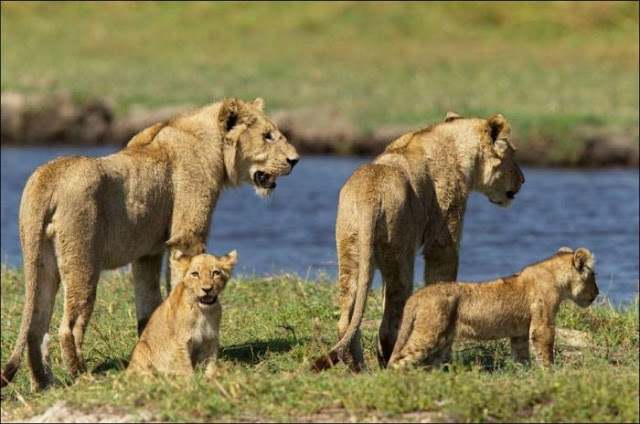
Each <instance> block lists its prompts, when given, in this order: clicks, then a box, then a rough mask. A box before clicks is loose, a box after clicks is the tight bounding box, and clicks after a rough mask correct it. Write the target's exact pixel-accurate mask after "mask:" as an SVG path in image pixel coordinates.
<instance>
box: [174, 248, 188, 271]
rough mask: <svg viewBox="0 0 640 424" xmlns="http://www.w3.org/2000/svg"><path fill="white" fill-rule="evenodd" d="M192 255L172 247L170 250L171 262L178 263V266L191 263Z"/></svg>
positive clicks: (186, 265)
mask: <svg viewBox="0 0 640 424" xmlns="http://www.w3.org/2000/svg"><path fill="white" fill-rule="evenodd" d="M192 258H193V256H191V255H187V254H186V253H184V252H183V251H182V250H178V249H174V250H172V251H171V262H172V263H174V264H178V265H179V266H180V268H186V267H188V266H189V264H190V263H191V259H192Z"/></svg>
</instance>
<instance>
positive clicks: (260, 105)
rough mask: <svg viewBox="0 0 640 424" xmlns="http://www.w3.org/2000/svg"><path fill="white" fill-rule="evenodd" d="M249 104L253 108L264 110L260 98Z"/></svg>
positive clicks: (262, 101)
mask: <svg viewBox="0 0 640 424" xmlns="http://www.w3.org/2000/svg"><path fill="white" fill-rule="evenodd" d="M251 104H252V105H253V107H256V108H258V109H260V110H263V109H264V100H263V99H262V97H256V99H255V100H254V101H252V102H251Z"/></svg>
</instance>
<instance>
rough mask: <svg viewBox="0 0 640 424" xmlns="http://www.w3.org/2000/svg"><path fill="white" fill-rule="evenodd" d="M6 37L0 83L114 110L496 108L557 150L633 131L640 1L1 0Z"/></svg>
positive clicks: (363, 123) (371, 120) (416, 122)
mask: <svg viewBox="0 0 640 424" xmlns="http://www.w3.org/2000/svg"><path fill="white" fill-rule="evenodd" d="M1 47H2V77H1V80H0V81H1V88H2V91H6V90H19V91H24V92H45V93H50V92H54V91H56V90H59V89H66V90H69V91H70V92H71V93H72V94H73V95H74V96H75V97H77V98H80V99H89V98H94V97H96V96H100V97H102V96H108V97H111V98H112V99H114V100H115V101H116V104H117V113H118V114H125V113H127V112H128V111H129V110H130V108H131V107H132V106H133V105H143V106H146V107H154V106H161V105H167V104H183V103H187V104H192V105H201V104H205V103H208V102H210V101H212V100H214V99H215V100H217V99H220V98H222V97H224V96H237V97H240V98H244V99H251V98H254V97H256V96H262V97H264V98H265V99H266V102H267V108H268V112H272V111H274V110H276V109H281V108H284V109H288V110H300V109H305V108H317V107H329V108H331V109H333V110H334V111H338V112H339V116H340V117H341V118H342V119H346V120H347V121H349V122H352V123H353V124H354V125H355V126H356V127H357V128H358V129H359V130H361V131H369V130H372V129H374V128H377V127H380V126H386V125H411V126H422V125H424V124H425V123H430V122H432V121H434V120H440V119H442V118H443V117H444V115H445V114H446V112H447V111H448V110H450V109H451V110H455V111H457V112H458V113H461V114H464V115H481V116H487V115H489V114H492V113H497V112H500V113H503V114H504V115H505V116H507V117H508V118H509V119H510V120H511V121H512V123H513V127H514V131H515V135H516V136H518V140H519V143H520V144H521V145H524V144H527V143H538V142H544V143H548V148H549V149H551V150H552V153H551V156H552V157H553V156H554V155H555V156H558V155H559V156H564V157H571V155H573V154H575V152H576V151H578V149H577V147H576V146H575V145H576V144H582V143H584V142H585V139H586V138H588V137H589V136H593V134H592V133H593V131H596V130H602V131H606V132H607V133H611V132H612V133H613V134H614V135H616V134H618V133H619V134H627V135H628V134H629V133H631V134H634V133H637V129H638V88H639V85H638V59H639V54H638V3H637V2H557V3H551V4H549V3H544V4H543V3H531V2H514V3H504V2H497V3H487V2H429V3H420V2H416V3H412V2H409V3H402V2H384V3H380V2H373V3H361V2H356V3H352V2H340V3H333V2H296V3H291V2H283V3H273V2H268V3H266V2H264V3H263V2H251V3H228V2H220V3H213V2H198V3H189V4H181V3H164V2H163V3H155V2H141V3H135V4H134V3H133V2H130V3H116V2H114V3H107V4H105V3H99V2H96V3H91V2H72V3H63V4H60V3H46V2H45V3H31V2H29V3H27V2H24V3H18V2H16V3H14V2H3V3H2V42H1ZM636 139H637V138H636Z"/></svg>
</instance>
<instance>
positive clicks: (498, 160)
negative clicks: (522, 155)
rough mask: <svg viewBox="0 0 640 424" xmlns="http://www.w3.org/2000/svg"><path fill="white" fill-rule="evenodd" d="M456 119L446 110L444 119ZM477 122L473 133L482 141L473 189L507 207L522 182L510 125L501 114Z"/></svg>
mask: <svg viewBox="0 0 640 424" xmlns="http://www.w3.org/2000/svg"><path fill="white" fill-rule="evenodd" d="M458 118H459V116H458V115H457V114H455V113H452V112H449V114H447V117H446V118H445V122H451V121H454V120H456V119H458ZM477 122H478V125H479V126H478V127H477V130H476V132H477V133H478V134H479V136H480V137H482V140H481V143H480V146H481V147H480V151H479V152H478V159H477V160H478V167H477V171H476V172H477V174H476V177H475V181H474V187H473V188H474V189H475V190H477V191H479V192H481V193H483V194H484V195H485V196H487V197H488V198H489V201H490V202H491V203H495V204H496V205H498V206H501V207H505V208H506V207H508V206H510V205H511V202H512V201H513V198H514V197H515V195H516V193H518V191H520V187H521V186H522V184H524V175H523V174H522V171H521V170H520V166H519V165H518V163H517V162H516V159H515V152H516V148H515V146H514V145H513V144H512V143H511V141H510V135H511V125H510V124H509V122H507V120H506V119H505V117H504V116H502V115H500V114H498V115H493V116H492V117H490V118H489V119H487V120H485V119H477Z"/></svg>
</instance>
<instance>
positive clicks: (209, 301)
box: [198, 296, 218, 305]
mask: <svg viewBox="0 0 640 424" xmlns="http://www.w3.org/2000/svg"><path fill="white" fill-rule="evenodd" d="M198 300H199V301H200V303H202V304H204V305H213V304H214V303H216V302H217V301H218V296H202V297H201V298H200V299H198Z"/></svg>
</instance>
